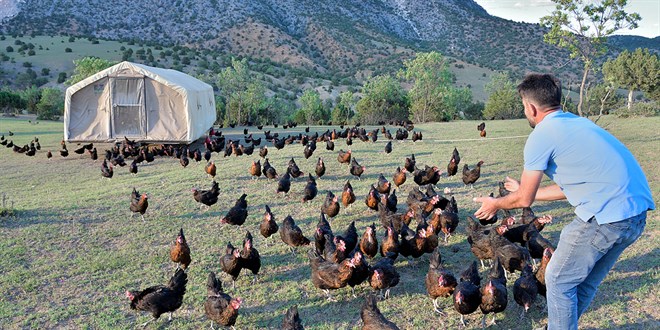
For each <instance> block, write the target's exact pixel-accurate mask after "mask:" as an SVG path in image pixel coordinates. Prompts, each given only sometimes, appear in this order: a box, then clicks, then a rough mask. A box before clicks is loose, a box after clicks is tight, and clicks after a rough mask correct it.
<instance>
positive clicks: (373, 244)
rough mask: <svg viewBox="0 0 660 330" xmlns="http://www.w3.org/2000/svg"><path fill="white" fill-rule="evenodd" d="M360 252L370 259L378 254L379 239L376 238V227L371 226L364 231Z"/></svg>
mask: <svg viewBox="0 0 660 330" xmlns="http://www.w3.org/2000/svg"><path fill="white" fill-rule="evenodd" d="M360 251H362V253H364V255H366V256H368V257H369V258H373V257H375V256H376V253H378V239H377V238H376V225H375V224H373V223H372V224H371V226H368V227H367V229H366V230H365V231H364V234H363V235H362V240H360Z"/></svg>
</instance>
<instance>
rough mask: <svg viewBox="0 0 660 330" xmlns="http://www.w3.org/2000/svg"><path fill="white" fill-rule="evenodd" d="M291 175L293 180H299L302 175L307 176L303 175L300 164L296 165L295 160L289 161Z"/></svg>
mask: <svg viewBox="0 0 660 330" xmlns="http://www.w3.org/2000/svg"><path fill="white" fill-rule="evenodd" d="M289 174H290V175H291V176H292V177H293V178H298V177H300V176H301V175H305V173H303V171H301V170H300V168H299V167H298V164H296V161H295V160H294V159H293V158H291V160H289Z"/></svg>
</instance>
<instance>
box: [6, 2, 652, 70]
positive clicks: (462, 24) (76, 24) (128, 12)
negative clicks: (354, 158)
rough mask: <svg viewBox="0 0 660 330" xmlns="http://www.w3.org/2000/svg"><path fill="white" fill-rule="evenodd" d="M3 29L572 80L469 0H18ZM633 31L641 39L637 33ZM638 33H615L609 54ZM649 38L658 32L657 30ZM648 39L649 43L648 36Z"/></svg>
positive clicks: (296, 60)
mask: <svg viewBox="0 0 660 330" xmlns="http://www.w3.org/2000/svg"><path fill="white" fill-rule="evenodd" d="M18 8H19V12H18V14H16V15H15V16H12V17H9V18H7V19H5V20H3V23H2V31H3V32H4V33H5V34H16V33H20V34H36V35H53V34H56V35H57V34H61V35H73V36H83V37H93V38H102V39H110V40H135V41H138V42H147V43H153V44H162V45H170V46H172V45H179V46H186V47H190V48H197V49H210V50H214V51H219V52H222V53H225V54H232V55H239V56H249V57H250V58H256V59H259V58H260V59H268V60H269V61H272V62H275V63H282V64H286V65H289V66H292V67H298V68H304V69H307V70H311V71H313V72H316V73H317V74H320V75H325V76H326V77H332V76H335V77H352V78H357V79H361V78H363V77H365V76H368V75H371V74H380V73H384V72H390V73H391V72H395V71H396V70H397V69H398V68H399V67H400V66H401V63H402V61H403V60H404V59H407V58H411V57H412V56H413V55H414V53H415V52H417V51H429V50H437V51H440V52H441V53H442V54H444V55H446V56H449V57H452V58H455V59H457V60H459V61H464V62H467V63H471V64H474V65H477V66H482V67H486V68H489V69H491V70H511V71H513V72H515V73H517V74H522V73H523V72H528V71H552V72H554V73H556V74H559V75H560V76H562V75H563V76H565V77H569V78H570V79H576V78H579V74H580V72H581V68H580V66H579V64H578V63H577V62H576V61H573V62H570V63H569V64H568V65H562V64H564V63H565V62H566V61H567V59H568V54H567V52H565V51H563V50H560V49H558V48H556V47H553V46H550V45H547V44H545V43H544V42H543V29H542V28H541V27H540V26H539V25H537V24H528V23H519V22H514V21H510V20H505V19H501V18H498V17H494V16H490V15H489V14H488V13H487V12H486V11H485V10H484V9H483V8H482V7H480V6H479V5H478V4H477V3H475V2H474V1H472V0H433V1H419V0H335V1H327V2H325V1H317V0H316V1H312V0H250V1H247V0H185V1H184V0H176V1H172V0H142V1H126V0H116V1H103V0H52V1H43V0H25V1H20V2H18ZM640 38H641V39H640ZM643 39H647V38H642V37H624V36H617V37H614V38H613V42H612V45H613V47H612V48H613V49H612V53H613V54H616V53H618V51H619V50H620V49H622V48H625V47H630V46H631V45H635V44H644V45H648V46H654V47H652V49H655V50H656V51H657V50H658V48H659V46H658V44H659V43H658V42H657V40H651V39H647V40H643ZM656 39H657V38H656ZM653 41H655V43H653Z"/></svg>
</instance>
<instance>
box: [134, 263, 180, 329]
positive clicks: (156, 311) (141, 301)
mask: <svg viewBox="0 0 660 330" xmlns="http://www.w3.org/2000/svg"><path fill="white" fill-rule="evenodd" d="M187 282H188V276H187V275H186V273H185V272H184V271H183V269H179V270H177V271H176V273H175V274H174V275H173V276H172V278H171V279H170V281H169V282H168V283H167V285H157V286H152V287H148V288H146V289H144V290H142V291H126V298H128V299H129V300H130V301H131V309H134V310H139V311H145V312H150V313H151V315H152V316H153V319H151V320H149V321H147V322H146V323H144V324H142V327H145V326H146V325H147V324H149V323H151V322H153V321H155V320H157V319H158V318H159V317H160V315H161V314H164V313H170V315H169V320H170V321H171V320H172V312H174V311H176V310H177V309H179V307H181V305H182V304H183V295H184V294H185V293H186V283H187Z"/></svg>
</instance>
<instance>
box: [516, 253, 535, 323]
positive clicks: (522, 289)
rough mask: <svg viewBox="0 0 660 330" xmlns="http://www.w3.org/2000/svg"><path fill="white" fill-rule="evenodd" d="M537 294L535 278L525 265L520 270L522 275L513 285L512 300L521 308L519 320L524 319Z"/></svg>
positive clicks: (530, 269)
mask: <svg viewBox="0 0 660 330" xmlns="http://www.w3.org/2000/svg"><path fill="white" fill-rule="evenodd" d="M537 294H538V287H537V286H536V278H535V277H534V274H533V273H532V266H531V265H528V264H526V265H525V266H524V267H523V269H522V274H521V275H520V277H519V278H518V279H517V280H516V282H515V283H514V284H513V299H514V300H515V301H516V303H517V304H518V305H520V306H522V307H523V312H522V313H521V314H520V318H523V317H525V313H526V312H527V311H528V310H529V308H530V307H531V306H532V304H533V303H534V301H535V300H536V295H537Z"/></svg>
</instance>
